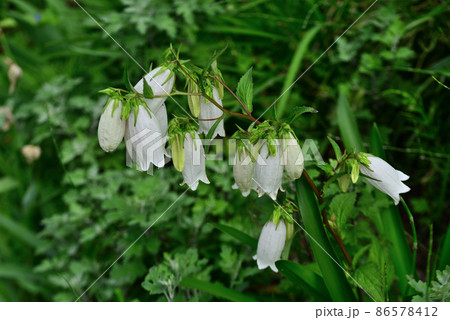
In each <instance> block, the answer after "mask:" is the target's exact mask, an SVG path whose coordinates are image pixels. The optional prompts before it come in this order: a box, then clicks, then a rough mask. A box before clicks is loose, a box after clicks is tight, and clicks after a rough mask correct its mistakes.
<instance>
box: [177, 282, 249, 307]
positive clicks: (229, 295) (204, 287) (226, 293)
mask: <svg viewBox="0 0 450 320" xmlns="http://www.w3.org/2000/svg"><path fill="white" fill-rule="evenodd" d="M180 285H182V286H183V287H186V288H189V289H197V290H200V291H204V292H207V293H209V294H211V295H213V296H215V297H217V298H223V299H226V300H229V301H234V302H257V300H256V299H254V298H252V297H250V296H247V295H245V294H243V293H240V292H238V291H235V290H232V289H229V288H227V287H225V286H223V285H221V284H219V283H212V282H207V281H203V280H198V279H195V278H191V277H186V278H183V280H182V281H181V283H180Z"/></svg>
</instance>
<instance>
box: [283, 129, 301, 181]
mask: <svg viewBox="0 0 450 320" xmlns="http://www.w3.org/2000/svg"><path fill="white" fill-rule="evenodd" d="M281 148H282V150H283V164H284V168H285V169H286V173H287V176H288V178H289V179H291V180H295V179H298V178H300V176H301V175H302V172H303V167H304V159H303V153H302V149H301V148H300V145H299V144H298V141H297V139H296V138H295V137H294V135H293V134H292V133H291V132H289V138H288V139H281Z"/></svg>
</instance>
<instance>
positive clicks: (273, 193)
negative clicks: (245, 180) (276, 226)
mask: <svg viewBox="0 0 450 320" xmlns="http://www.w3.org/2000/svg"><path fill="white" fill-rule="evenodd" d="M282 177H283V166H282V152H281V148H280V146H279V145H277V146H276V155H275V156H273V155H272V154H270V153H269V149H268V148H267V142H264V144H263V146H262V148H261V151H260V153H259V155H258V158H257V160H256V164H255V176H254V178H253V186H252V189H254V190H256V192H258V196H259V197H262V196H263V195H264V194H265V193H267V194H268V195H269V196H270V197H271V198H272V199H273V200H276V199H277V194H278V190H279V189H281V190H283V189H282V188H281V179H282Z"/></svg>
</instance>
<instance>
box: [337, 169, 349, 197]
mask: <svg viewBox="0 0 450 320" xmlns="http://www.w3.org/2000/svg"><path fill="white" fill-rule="evenodd" d="M337 181H338V184H339V189H341V191H342V192H347V191H348V187H349V185H350V175H349V174H348V173H346V174H344V175H342V176H340V177H339V178H338V179H337Z"/></svg>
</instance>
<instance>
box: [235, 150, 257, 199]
mask: <svg viewBox="0 0 450 320" xmlns="http://www.w3.org/2000/svg"><path fill="white" fill-rule="evenodd" d="M254 173H255V163H254V162H252V159H251V157H250V155H249V153H248V152H247V150H246V149H245V148H242V150H241V152H239V150H236V154H235V159H234V167H233V175H234V181H235V184H234V185H233V189H239V190H241V192H242V195H243V196H244V197H246V196H248V195H249V194H250V191H251V189H252V186H253V183H254V182H253V177H254Z"/></svg>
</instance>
